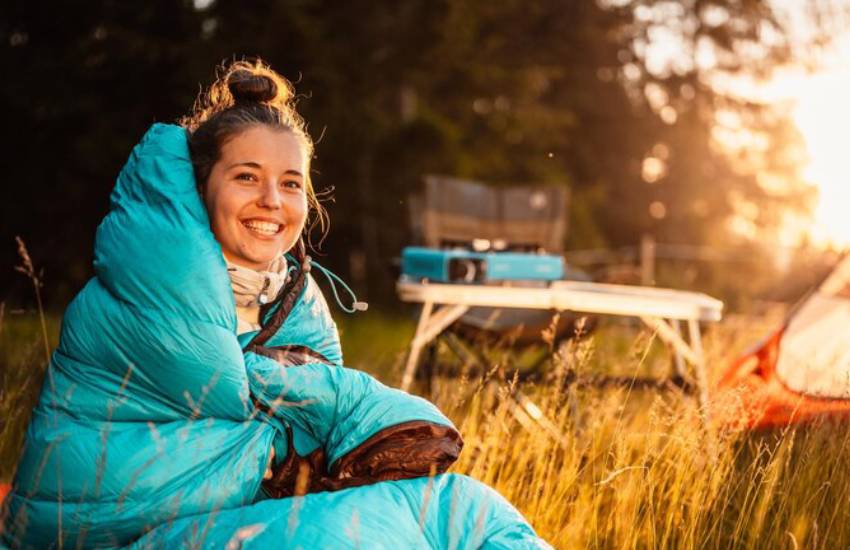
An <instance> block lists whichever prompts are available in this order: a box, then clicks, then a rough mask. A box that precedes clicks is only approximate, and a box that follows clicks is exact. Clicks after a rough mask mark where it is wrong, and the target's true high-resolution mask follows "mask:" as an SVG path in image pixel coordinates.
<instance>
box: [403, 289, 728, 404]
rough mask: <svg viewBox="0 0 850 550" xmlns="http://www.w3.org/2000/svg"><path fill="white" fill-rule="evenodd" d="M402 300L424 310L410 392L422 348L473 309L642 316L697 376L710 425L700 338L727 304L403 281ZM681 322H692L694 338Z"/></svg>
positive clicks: (410, 365) (409, 368) (633, 293)
mask: <svg viewBox="0 0 850 550" xmlns="http://www.w3.org/2000/svg"><path fill="white" fill-rule="evenodd" d="M396 291H397V292H398V295H399V298H400V299H401V300H402V301H405V302H418V303H421V304H422V305H423V307H422V313H421V314H420V316H419V322H418V324H417V326H416V333H415V334H414V336H413V341H412V342H411V344H410V354H409V355H408V358H407V364H406V365H405V369H404V377H403V378H402V382H401V388H402V389H403V390H408V389H409V388H410V385H411V383H412V382H413V376H414V374H415V373H416V366H417V363H418V361H419V355H420V353H421V351H422V348H423V347H424V346H426V345H427V344H428V343H429V342H431V341H432V340H433V339H434V338H436V337H437V336H438V335H439V334H440V333H441V332H442V331H443V330H445V329H446V328H447V327H448V326H449V325H451V324H452V323H454V322H455V321H456V320H458V319H459V318H460V317H461V316H462V315H463V314H464V313H466V312H467V311H469V308H470V307H473V306H483V307H494V308H521V309H545V310H555V311H574V312H580V313H597V314H607V315H621V316H629V317H638V318H639V319H641V320H642V321H643V322H644V323H646V324H647V325H648V326H649V327H650V328H651V329H653V330H654V331H655V332H656V333H657V335H658V337H659V338H660V339H661V340H663V341H664V342H665V343H667V344H668V345H669V346H670V347H671V348H672V350H673V354H674V359H675V365H676V368H677V370H678V371H679V373H680V374H683V375H684V374H685V372H684V371H685V366H684V362H685V361H687V362H688V363H690V364H691V365H692V366H693V368H694V372H695V374H696V384H697V388H698V391H699V393H698V399H699V402H700V407H701V409H702V411H703V414H704V415H706V420H707V401H708V379H707V375H706V371H705V357H704V354H703V349H702V339H701V335H700V325H699V324H700V322H705V321H710V322H716V321H719V320H720V319H721V317H722V312H723V302H721V301H720V300H717V299H715V298H712V297H710V296H707V295H705V294H701V293H698V292H686V291H682V290H671V289H665V288H655V287H642V286H630V285H611V284H601V283H589V282H583V281H556V282H554V283H552V284H551V285H550V286H549V287H544V288H526V287H511V286H485V285H468V284H437V283H430V282H423V281H418V280H412V279H409V278H406V277H402V278H401V279H399V281H398V283H397V285H396ZM680 322H685V323H687V326H688V339H687V340H685V338H684V337H683V336H682V332H681V328H680Z"/></svg>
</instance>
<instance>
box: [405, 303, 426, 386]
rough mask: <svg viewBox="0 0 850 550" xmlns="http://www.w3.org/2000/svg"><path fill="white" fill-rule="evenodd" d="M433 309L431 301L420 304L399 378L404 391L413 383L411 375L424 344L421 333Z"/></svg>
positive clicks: (413, 372)
mask: <svg viewBox="0 0 850 550" xmlns="http://www.w3.org/2000/svg"><path fill="white" fill-rule="evenodd" d="M433 309H434V303H433V302H425V303H424V304H422V313H420V314H419V322H418V323H417V324H416V333H415V334H414V335H413V341H412V342H411V344H410V353H409V354H408V356H407V364H406V365H405V366H404V376H403V377H402V379H401V389H402V390H404V391H408V390H409V389H410V385H411V384H412V383H413V375H414V374H416V363H417V362H418V361H419V353H420V352H421V351H422V346H423V345H425V343H424V342H423V341H422V340H423V339H422V335H423V334H424V333H425V327H427V326H428V319H429V318H430V317H431V311H432V310H433Z"/></svg>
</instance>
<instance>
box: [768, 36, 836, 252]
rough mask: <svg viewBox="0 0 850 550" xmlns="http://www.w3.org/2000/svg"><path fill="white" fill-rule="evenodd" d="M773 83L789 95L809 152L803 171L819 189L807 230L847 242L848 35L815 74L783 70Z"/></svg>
mask: <svg viewBox="0 0 850 550" xmlns="http://www.w3.org/2000/svg"><path fill="white" fill-rule="evenodd" d="M776 86H777V88H778V89H780V90H784V91H785V92H787V93H788V95H789V96H790V98H791V99H793V100H795V103H796V105H795V107H794V110H793V118H794V121H795V123H796V124H797V127H798V128H799V129H800V133H801V134H802V135H803V139H804V140H805V142H806V149H807V152H808V156H809V165H808V166H807V167H806V168H805V171H804V176H805V177H806V179H807V180H808V181H811V182H812V183H814V184H816V185H817V186H818V190H819V197H818V202H817V206H816V209H815V212H814V225H813V226H812V227H811V228H810V233H811V235H812V237H813V238H814V240H815V241H816V242H819V243H823V244H827V243H829V242H832V243H833V244H836V245H843V246H847V245H850V139H848V137H850V39H845V40H842V41H841V42H839V43H838V44H837V45H836V51H835V54H834V55H833V56H831V59H830V60H829V63H828V65H827V66H826V67H824V69H823V70H822V71H821V72H819V73H818V74H815V75H808V76H805V75H785V76H782V77H779V78H778V79H777V81H776Z"/></svg>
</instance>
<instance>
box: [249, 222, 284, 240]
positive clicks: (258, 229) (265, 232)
mask: <svg viewBox="0 0 850 550" xmlns="http://www.w3.org/2000/svg"><path fill="white" fill-rule="evenodd" d="M242 225H244V226H245V227H246V228H247V229H248V230H249V231H250V232H251V233H252V234H253V236H258V237H260V238H269V237H274V236H275V235H277V234H279V233H280V232H281V231H282V229H283V225H282V224H279V223H274V222H267V221H263V220H256V219H252V220H242Z"/></svg>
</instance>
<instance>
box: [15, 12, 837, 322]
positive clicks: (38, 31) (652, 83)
mask: <svg viewBox="0 0 850 550" xmlns="http://www.w3.org/2000/svg"><path fill="white" fill-rule="evenodd" d="M771 5H772V4H769V3H768V2H765V1H758V0H716V1H707V0H691V1H682V2H678V1H677V2H669V1H661V0H643V1H638V0H634V1H628V0H619V1H616V2H614V1H611V2H600V3H596V2H591V1H589V0H588V1H563V0H561V1H555V0H523V1H514V0H504V1H499V2H477V1H472V0H458V1H446V0H397V1H394V2H374V1H362V0H351V1H348V2H329V1H322V0H294V1H270V0H242V1H232V0H217V1H212V2H209V1H204V2H199V1H196V2H185V1H184V2H180V1H164V0H151V1H147V2H116V1H112V0H89V1H86V2H71V1H54V2H49V3H44V2H24V1H18V0H11V1H7V2H4V3H3V7H2V8H0V68H2V75H3V77H2V85H0V106H2V113H3V116H2V124H0V144H1V145H2V158H1V160H0V175H2V176H1V177H2V186H3V191H2V195H0V220H2V221H0V301H5V302H7V303H8V304H12V305H16V304H17V305H20V304H26V301H27V300H28V299H29V298H28V296H29V295H30V293H31V287H30V286H29V284H30V283H29V281H27V280H26V279H25V278H24V277H22V276H21V275H20V274H17V273H15V271H14V269H13V267H14V265H16V264H17V263H18V259H17V252H16V245H15V241H14V237H15V236H16V235H20V236H21V237H22V238H23V239H24V240H25V241H26V243H27V245H28V247H29V250H30V253H31V255H32V257H33V260H34V262H35V264H36V265H37V266H41V267H42V268H43V269H44V276H43V279H44V281H45V288H44V292H45V294H46V296H47V302H48V304H49V305H51V306H52V307H54V308H56V307H63V306H64V304H65V303H66V301H67V300H68V299H69V298H70V297H71V296H72V295H73V293H74V292H76V291H77V290H78V289H79V288H80V287H81V286H82V285H83V283H84V282H85V280H86V279H87V278H88V277H90V276H91V273H92V268H91V261H92V245H93V238H94V234H95V228H96V226H97V224H98V223H99V221H100V220H101V219H102V217H103V216H104V214H105V213H106V210H107V206H108V198H109V192H110V190H111V188H112V185H113V182H114V179H115V177H116V175H117V173H118V171H119V170H120V168H121V166H122V165H123V163H124V161H125V160H126V158H127V156H128V154H129V152H130V149H131V148H132V147H133V145H134V144H135V143H136V142H137V140H138V139H139V138H140V137H141V136H142V134H143V133H144V132H145V130H146V129H147V127H148V126H149V125H150V124H151V123H153V122H173V121H175V120H176V119H177V118H178V117H180V116H181V115H183V114H185V113H186V112H187V110H188V109H189V108H190V107H191V105H192V103H193V101H194V99H195V96H196V95H197V93H198V92H199V90H200V87H201V86H202V85H203V86H205V85H207V84H208V83H209V82H210V81H211V80H212V78H213V76H214V70H215V67H216V65H218V64H220V63H221V62H223V61H225V60H227V59H232V58H234V57H236V58H241V57H243V56H260V57H262V58H263V59H264V60H266V61H267V62H268V63H269V64H271V66H272V67H273V68H274V69H276V70H277V71H279V72H280V73H282V74H283V75H285V76H287V77H288V78H290V79H291V80H293V81H294V82H295V85H296V89H297V92H298V93H299V95H300V102H299V105H300V110H301V112H302V114H303V115H304V116H305V118H306V119H307V121H308V122H309V124H310V130H311V133H312V135H313V137H314V139H316V140H317V142H318V143H317V154H316V158H315V161H314V165H313V166H314V169H315V174H314V181H315V182H316V184H317V187H318V188H319V189H323V188H324V189H330V188H333V189H334V197H335V201H334V202H331V203H328V204H327V205H326V206H327V208H328V210H329V213H330V217H331V220H332V225H331V229H330V233H329V235H328V238H327V239H326V240H325V241H324V244H323V246H322V248H321V254H319V257H320V258H321V261H322V263H324V264H326V265H328V266H329V267H331V268H332V269H334V270H336V271H337V272H338V273H340V274H341V275H342V276H344V277H346V278H348V279H350V280H352V281H353V282H354V285H355V287H356V289H357V290H358V292H359V293H360V294H362V295H364V296H366V297H368V298H369V299H371V300H373V301H374V300H378V301H381V300H384V301H389V300H390V299H391V296H392V288H393V287H392V281H393V277H394V275H393V273H392V269H391V264H392V259H393V258H394V257H395V256H397V255H398V254H399V251H400V250H401V248H402V247H403V246H404V245H406V244H409V241H410V234H409V230H408V210H407V197H408V195H409V193H411V192H412V191H415V190H417V189H418V188H419V186H420V185H421V177H422V176H423V175H424V174H429V173H440V174H449V175H456V176H461V177H469V178H477V179H481V180H485V181H490V182H494V183H516V182H545V183H558V184H562V185H565V186H568V187H569V189H570V193H571V203H570V222H569V234H568V251H569V250H579V249H597V248H607V249H617V248H618V247H623V246H631V245H634V244H636V243H638V242H639V241H640V238H641V236H642V235H644V234H652V235H653V236H654V237H655V238H656V240H657V241H659V242H664V243H674V244H675V243H681V244H687V245H700V246H706V247H719V248H718V249H724V247H726V248H728V247H731V246H734V247H735V250H737V251H738V252H737V254H739V255H740V254H742V252H741V251H744V252H743V255H744V256H745V257H746V261H736V262H732V263H729V262H725V263H724V262H720V263H703V264H699V266H698V267H697V268H695V269H696V271H694V269H693V268H690V270H689V271H688V273H689V274H690V275H689V278H688V280H681V281H677V280H675V277H674V276H672V275H671V277H672V278H670V279H669V280H668V281H665V282H671V283H678V284H682V285H683V286H690V287H694V288H702V289H705V290H710V291H712V292H718V293H720V294H721V295H724V293H725V294H730V293H734V291H735V290H736V289H740V288H742V287H743V284H744V283H745V284H746V285H749V287H750V288H752V285H754V284H755V281H756V280H769V279H771V278H772V277H774V276H775V272H774V271H773V267H772V266H773V265H774V264H773V262H772V261H771V260H770V258H771V255H772V254H773V252H772V251H771V250H770V249H768V248H766V247H764V246H763V244H764V243H766V242H769V241H770V240H771V238H772V235H774V234H775V231H776V230H777V228H778V227H779V226H780V225H781V220H782V215H783V214H784V213H785V212H788V211H789V209H792V210H793V209H797V210H801V211H805V209H807V208H809V207H810V205H811V200H812V198H813V195H812V193H811V188H810V187H809V186H806V185H805V184H804V182H802V181H801V179H800V177H799V169H798V167H800V166H801V163H802V160H803V159H804V156H803V153H802V149H801V144H800V139H799V136H798V135H797V134H796V132H795V131H794V129H793V127H792V126H791V125H790V124H789V121H788V118H787V116H786V114H785V113H784V112H783V111H782V110H781V109H779V108H777V107H776V106H770V105H764V104H760V103H758V102H756V101H753V100H752V99H742V98H740V97H736V96H734V95H733V94H731V93H729V92H728V90H727V91H722V90H720V88H719V87H718V86H717V83H718V82H728V81H731V80H732V79H734V78H739V77H747V78H758V77H764V76H767V75H769V74H770V71H771V70H773V69H775V68H776V67H778V66H781V65H783V64H788V63H807V62H810V61H811V53H812V52H813V51H815V50H816V48H817V47H818V46H819V45H821V43H822V41H823V40H824V39H825V37H824V36H817V37H815V38H811V37H810V38H811V39H810V40H809V39H807V40H806V41H804V42H800V41H799V40H795V39H794V37H793V33H792V32H791V30H790V26H791V25H792V23H791V22H789V21H788V20H785V19H783V18H782V17H781V14H780V13H778V12H776V10H775V9H773V8H772V7H771ZM670 35H672V36H673V38H674V40H673V47H672V48H667V49H666V50H664V49H662V50H661V53H660V54H659V53H658V51H659V50H657V49H655V50H654V49H653V48H654V45H655V44H657V43H659V40H661V41H662V42H663V41H664V39H665V37H666V38H669V36H670ZM653 51H655V53H652V52H653ZM665 52H666V53H665ZM741 129H743V130H744V131H746V132H749V133H750V135H752V136H758V137H757V139H754V140H752V141H750V142H745V144H744V145H743V146H738V147H737V148H736V147H731V146H729V143H731V140H726V141H724V136H729V135H737V132H740V131H741ZM724 132H725V133H724ZM724 143H725V145H724ZM766 181H769V182H770V185H766V184H765V182H766ZM659 205H660V206H659ZM732 216H737V217H738V219H739V223H745V224H749V225H750V226H751V227H753V228H755V229H757V236H756V237H753V235H750V238H748V239H747V238H744V237H743V236H741V235H740V234H739V233H735V232H732V231H730V229H729V228H730V223H729V222H730V219H731V217H732ZM568 259H569V254H568ZM673 272H674V273H679V271H678V270H675V269H674V270H673ZM16 307H17V306H16Z"/></svg>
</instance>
